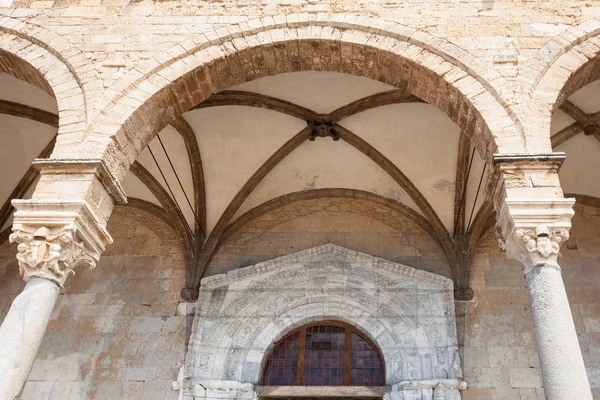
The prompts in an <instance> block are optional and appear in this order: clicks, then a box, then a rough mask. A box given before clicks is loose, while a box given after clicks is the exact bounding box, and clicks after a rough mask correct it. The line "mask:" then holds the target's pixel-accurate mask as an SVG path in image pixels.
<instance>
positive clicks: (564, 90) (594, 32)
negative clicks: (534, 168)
mask: <svg viewBox="0 0 600 400" xmlns="http://www.w3.org/2000/svg"><path fill="white" fill-rule="evenodd" d="M599 35H600V20H598V19H592V20H588V21H586V22H584V23H582V24H580V25H578V26H572V27H570V28H568V29H567V30H565V31H564V32H562V33H561V34H560V35H558V36H556V37H554V38H553V39H552V40H550V41H549V42H548V43H546V45H544V46H543V47H542V48H541V49H540V50H539V51H538V52H537V54H536V55H535V56H534V57H532V58H531V59H530V60H529V61H528V62H527V63H526V64H525V66H524V67H523V69H522V70H521V72H520V75H519V78H520V81H521V83H522V85H523V88H524V94H523V95H525V94H527V93H530V96H531V101H530V106H529V109H528V115H527V119H526V124H525V130H526V138H527V143H528V146H529V147H530V148H537V149H539V150H538V151H537V152H539V153H542V152H548V153H549V152H552V145H551V142H550V122H551V118H552V113H553V112H554V111H555V110H556V109H557V108H558V106H560V104H561V103H562V102H563V101H564V100H565V99H566V98H568V97H569V96H570V95H571V94H573V93H574V92H575V91H577V90H578V89H580V88H581V87H583V86H585V85H587V84H589V83H591V82H593V81H595V80H597V79H600V36H599Z"/></svg>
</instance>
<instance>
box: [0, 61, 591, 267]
mask: <svg viewBox="0 0 600 400" xmlns="http://www.w3.org/2000/svg"><path fill="white" fill-rule="evenodd" d="M598 86H599V83H598V82H593V83H591V84H589V85H588V86H586V87H584V88H582V89H581V90H579V91H578V92H576V93H575V94H573V95H572V96H571V97H570V98H569V99H568V100H566V101H565V102H564V103H563V104H562V105H561V106H560V107H559V109H558V110H556V112H555V114H554V117H553V125H552V133H553V137H552V141H553V146H554V148H555V150H556V151H565V152H566V153H567V161H566V162H565V164H564V166H563V168H562V170H561V181H562V185H563V187H564V188H565V191H566V192H568V193H572V194H576V195H578V197H579V198H580V199H584V200H585V201H591V202H594V201H598V200H596V198H598V197H600V183H599V181H598V180H597V179H595V174H594V173H593V172H591V171H598V170H599V168H600V157H598V154H600V141H599V140H600V127H599V123H600V97H599V96H598V95H597V93H599V91H598V90H597V89H598ZM0 87H1V88H2V89H1V90H0V135H2V143H3V146H2V147H1V148H0V168H1V169H2V171H5V172H4V173H3V174H2V176H1V177H0V203H1V204H3V207H2V209H1V212H0V226H1V230H2V235H3V238H6V237H7V235H8V231H9V230H10V225H11V221H12V219H11V213H12V207H11V206H10V200H11V199H12V198H27V197H29V196H30V195H31V193H32V192H33V188H34V187H35V182H36V178H37V172H36V171H35V169H34V168H33V167H31V162H32V161H33V160H34V159H35V158H39V157H47V156H48V155H49V154H50V152H51V149H52V145H53V141H54V138H55V135H56V132H57V117H56V113H57V107H56V101H55V100H54V98H53V97H52V96H51V95H49V94H48V93H46V92H45V91H43V90H42V89H39V88H37V87H35V86H32V85H30V84H28V83H26V82H24V81H21V80H18V79H16V78H14V77H12V76H10V75H8V74H4V73H2V74H0ZM486 161H488V160H483V159H481V157H480V156H479V154H478V153H477V152H476V151H474V150H473V147H472V145H471V143H470V140H469V138H468V137H466V135H464V134H462V133H461V130H460V128H459V127H458V126H456V125H455V124H454V123H453V122H452V121H451V120H450V119H449V118H448V117H447V116H446V115H445V114H444V113H443V112H442V111H440V110H438V109H437V108H435V107H434V106H431V105H429V104H427V103H426V102H424V101H422V100H421V99H419V98H417V97H415V96H413V95H411V93H405V92H401V91H399V90H397V89H396V88H394V87H393V86H389V85H386V84H383V83H381V82H378V81H374V80H370V79H367V78H360V77H355V76H351V75H344V74H338V73H328V72H296V73H288V74H281V75H275V76H272V77H267V78H261V79H257V80H255V81H251V82H248V83H245V84H242V85H240V86H236V87H233V88H230V89H229V90H227V91H224V92H221V93H217V94H215V95H213V96H212V97H210V98H209V99H207V100H206V101H205V102H203V103H201V104H198V105H196V106H195V107H193V108H192V109H191V110H188V111H187V112H185V113H184V114H183V115H181V116H180V117H179V118H178V119H177V120H176V121H175V122H174V123H173V124H171V125H169V126H167V127H166V128H165V129H164V130H163V131H162V132H160V134H159V135H158V136H157V137H155V138H154V139H153V140H152V141H151V143H150V145H149V146H148V147H147V148H146V149H145V150H144V151H143V152H142V153H141V154H140V156H139V157H138V159H137V161H136V162H135V163H134V165H133V167H132V168H131V170H130V172H129V174H128V176H127V177H126V179H125V183H124V187H125V189H126V192H127V195H128V197H129V205H130V206H134V207H139V208H143V209H146V210H150V211H151V212H153V213H154V214H155V215H157V216H160V217H162V218H164V219H165V220H166V221H167V222H168V223H169V224H170V225H171V226H172V227H173V228H174V230H175V231H176V232H177V234H178V236H179V238H180V241H181V243H182V245H183V246H184V248H185V249H186V250H187V251H186V254H188V258H189V260H188V264H189V266H190V268H197V269H198V270H199V271H200V272H199V273H198V274H197V275H198V276H199V277H201V276H202V275H203V274H204V272H205V271H206V269H207V266H208V264H209V263H210V260H211V258H212V256H214V254H215V252H216V251H218V248H219V247H220V246H221V245H222V244H223V243H224V241H226V239H227V236H228V235H230V234H231V230H232V229H236V228H237V227H239V225H240V224H242V223H244V221H249V220H251V219H252V218H254V217H256V216H258V215H259V214H260V212H261V210H262V209H268V208H269V207H270V206H269V205H270V204H279V203H278V202H280V203H282V202H287V203H289V202H293V201H294V198H296V197H298V196H301V195H300V194H302V193H304V195H303V196H304V197H306V192H310V191H316V192H315V193H317V192H318V193H320V195H321V194H322V195H325V196H329V195H331V196H334V197H335V196H357V195H358V194H360V196H363V197H364V196H371V197H369V198H372V199H379V200H377V201H380V202H381V203H382V204H388V205H393V206H392V208H393V211H394V212H399V213H403V214H404V215H406V216H408V217H409V219H410V220H411V221H413V222H415V223H416V224H417V225H419V226H420V227H421V228H422V230H423V231H424V232H426V233H428V234H430V235H432V236H433V237H434V239H435V240H436V241H437V243H439V245H440V247H441V248H442V249H443V251H444V252H445V254H446V255H447V257H448V259H449V264H450V265H451V268H454V272H453V273H454V274H455V276H457V275H458V272H457V271H458V269H459V268H460V265H461V264H464V262H462V261H461V260H460V258H461V257H460V255H459V253H460V248H459V247H457V240H456V238H457V237H460V236H462V237H467V238H468V240H467V241H474V242H475V243H476V241H477V240H478V239H479V237H480V236H481V234H483V231H484V230H485V229H487V228H488V227H489V226H491V225H490V221H493V219H492V218H491V217H492V213H493V210H492V207H491V204H490V202H489V193H486V192H485V190H484V188H485V187H486V186H488V183H489V182H488V180H489V179H492V177H490V176H488V173H487V167H486V166H487V164H486ZM342 189H343V190H342ZM328 190H329V191H328ZM332 190H338V191H332ZM340 190H342V191H340ZM319 191H320V192H319ZM298 198H299V197H298ZM386 202H387V203H386ZM478 214H479V215H478ZM476 220H477V221H479V223H478V231H477V232H468V231H467V229H468V228H469V227H470V226H474V225H475V221H476ZM481 221H484V222H486V221H487V222H486V223H483V222H481ZM484 228H485V229H484ZM471 233H473V234H472V235H471ZM461 246H464V244H463V245H461ZM467 247H468V246H467Z"/></svg>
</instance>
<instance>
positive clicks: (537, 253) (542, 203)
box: [496, 198, 575, 273]
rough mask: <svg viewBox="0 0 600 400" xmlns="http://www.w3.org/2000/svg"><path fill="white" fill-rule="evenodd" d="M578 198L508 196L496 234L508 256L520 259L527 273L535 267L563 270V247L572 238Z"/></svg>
mask: <svg viewBox="0 0 600 400" xmlns="http://www.w3.org/2000/svg"><path fill="white" fill-rule="evenodd" d="M574 204H575V199H564V198H551V199H505V200H504V202H503V204H502V207H501V209H500V210H499V214H498V223H497V225H496V234H497V235H498V242H499V244H500V247H501V248H502V249H503V250H505V251H506V255H507V257H508V258H512V259H516V260H519V261H520V262H521V263H523V265H524V267H525V273H528V272H529V271H531V270H532V269H533V268H534V267H540V266H548V267H554V268H558V269H560V267H559V266H558V261H557V260H558V257H559V256H560V246H561V245H562V243H564V242H566V241H567V240H568V239H569V229H570V228H571V218H572V217H573V214H574V212H573V205H574Z"/></svg>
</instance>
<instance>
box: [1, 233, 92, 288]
mask: <svg viewBox="0 0 600 400" xmlns="http://www.w3.org/2000/svg"><path fill="white" fill-rule="evenodd" d="M76 234H77V231H76V228H69V227H67V228H66V229H62V230H61V231H58V232H55V233H53V232H51V231H50V229H48V228H46V227H42V228H39V229H37V230H36V231H35V232H34V233H30V232H24V231H16V232H14V233H12V234H11V235H10V238H9V239H10V242H11V243H18V244H19V246H18V247H17V251H18V253H17V260H18V261H19V271H20V273H21V276H22V277H23V279H24V280H25V282H27V281H29V279H30V278H32V277H36V278H44V279H48V280H50V281H52V282H55V283H56V284H57V285H59V286H60V287H62V286H63V284H64V283H65V280H66V279H67V276H68V275H69V274H74V272H73V268H75V267H76V266H77V265H80V264H86V265H88V266H90V267H92V268H93V267H94V266H95V260H94V259H93V258H92V257H91V256H90V255H89V254H88V253H87V252H86V251H85V245H84V244H83V243H82V242H81V241H77V240H76V239H75V236H76Z"/></svg>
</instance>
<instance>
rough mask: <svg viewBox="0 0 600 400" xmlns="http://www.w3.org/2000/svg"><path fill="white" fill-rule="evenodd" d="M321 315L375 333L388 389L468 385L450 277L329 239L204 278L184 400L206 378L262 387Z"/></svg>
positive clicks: (184, 379) (182, 383)
mask: <svg viewBox="0 0 600 400" xmlns="http://www.w3.org/2000/svg"><path fill="white" fill-rule="evenodd" d="M322 320H339V321H342V322H346V323H349V324H351V325H353V326H356V327H357V329H359V330H360V331H362V332H363V333H365V334H366V335H368V336H369V337H370V338H371V339H372V340H373V341H374V342H375V343H376V344H377V346H379V348H380V349H381V350H382V354H383V357H384V360H383V361H384V364H385V369H386V382H387V384H388V385H394V384H398V383H400V382H405V381H409V382H415V381H417V382H420V381H422V380H434V381H436V382H438V383H439V382H441V380H452V381H453V382H454V381H456V382H461V383H462V381H461V378H462V370H461V367H460V359H459V356H458V343H457V339H456V321H455V310H454V298H453V285H452V281H451V280H449V279H447V278H445V277H442V276H439V275H435V274H432V273H428V272H424V271H419V270H416V269H414V268H410V267H407V266H404V265H399V264H395V263H392V262H389V261H386V260H382V259H379V258H376V257H372V256H369V255H366V254H362V253H357V252H355V251H352V250H348V249H345V248H342V247H339V246H334V245H324V246H319V247H315V248H312V249H309V250H305V251H302V252H299V253H295V254H291V255H288V256H284V257H281V258H278V259H275V260H270V261H266V262H263V263H260V264H257V265H255V266H251V267H247V268H242V269H238V270H234V271H231V272H229V273H227V274H226V275H215V276H212V277H208V278H205V279H203V281H202V284H201V286H200V291H199V297H198V302H197V309H196V314H195V317H194V327H193V331H192V336H191V339H190V345H189V348H188V353H187V355H186V360H185V366H184V370H183V373H182V376H181V377H180V379H179V382H180V383H179V384H178V385H177V387H178V388H179V389H180V390H181V393H182V396H183V397H182V399H188V398H189V399H193V398H202V397H193V396H195V394H194V393H196V392H197V390H198V389H197V385H198V384H199V382H207V381H211V382H217V381H218V382H238V383H240V382H241V384H250V385H257V384H258V383H259V381H260V376H261V372H262V367H263V361H264V358H265V355H266V354H268V352H269V350H270V349H271V348H272V346H273V344H274V343H275V342H276V341H277V340H278V339H280V338H282V337H284V336H285V335H286V334H287V333H288V332H289V331H290V330H293V329H294V328H296V327H299V326H302V325H304V324H306V323H309V322H316V321H322ZM463 385H464V383H463ZM455 386H456V385H455ZM461 387H462V386H461ZM465 387H466V386H465ZM434 388H435V386H431V387H429V388H428V389H429V391H430V392H431V396H433V393H434V392H433V389H434ZM236 390H237V391H238V392H239V390H238V389H236ZM440 390H441V389H440ZM240 393H241V392H240ZM240 393H238V394H237V395H238V396H241V394H240ZM440 393H442V392H441V391H440ZM184 395H185V396H192V397H185V396H184ZM232 396H233V395H232ZM244 396H249V394H247V395H246V394H244ZM431 396H430V397H429V398H428V399H433V398H432V397H431ZM222 398H244V399H245V398H247V397H222ZM248 398H251V397H248ZM449 398H450V397H449ZM390 399H391V398H390Z"/></svg>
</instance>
